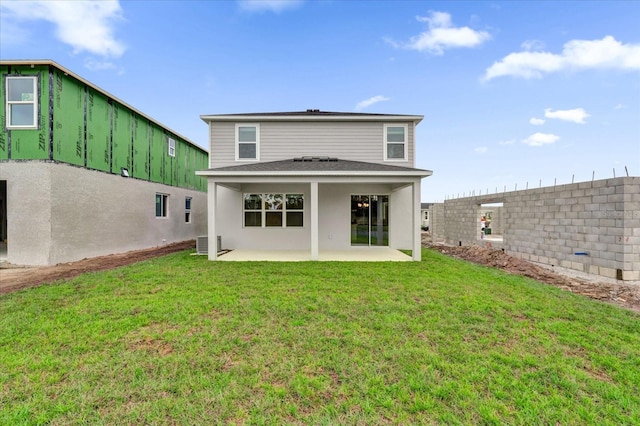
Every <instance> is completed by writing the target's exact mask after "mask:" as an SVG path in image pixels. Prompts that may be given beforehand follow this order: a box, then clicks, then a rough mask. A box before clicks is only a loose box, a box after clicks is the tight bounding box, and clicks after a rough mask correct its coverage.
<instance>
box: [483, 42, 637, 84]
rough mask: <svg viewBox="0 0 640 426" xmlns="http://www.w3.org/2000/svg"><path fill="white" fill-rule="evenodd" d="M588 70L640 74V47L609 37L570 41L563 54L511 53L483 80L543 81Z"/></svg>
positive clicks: (491, 68) (493, 67)
mask: <svg viewBox="0 0 640 426" xmlns="http://www.w3.org/2000/svg"><path fill="white" fill-rule="evenodd" d="M585 69H619V70H640V44H623V43H620V42H619V41H617V40H616V39H615V38H613V37H612V36H606V37H604V38H603V39H602V40H571V41H569V42H567V43H565V45H564V47H563V49H562V53H560V54H554V53H549V52H532V51H524V52H517V53H510V54H509V55H507V56H505V57H504V58H502V60H500V61H498V62H495V63H494V64H493V65H491V66H490V67H489V68H487V70H486V72H485V75H484V79H485V80H491V79H492V78H497V77H503V76H512V77H521V78H541V77H542V76H543V75H544V74H549V73H553V72H559V71H563V70H585Z"/></svg>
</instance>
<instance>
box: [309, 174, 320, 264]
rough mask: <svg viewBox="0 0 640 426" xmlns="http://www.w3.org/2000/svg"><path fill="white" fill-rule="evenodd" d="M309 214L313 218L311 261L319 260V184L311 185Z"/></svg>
mask: <svg viewBox="0 0 640 426" xmlns="http://www.w3.org/2000/svg"><path fill="white" fill-rule="evenodd" d="M309 186H310V191H309V198H310V200H309V212H310V216H311V260H318V258H319V250H318V182H311V183H310V185H309Z"/></svg>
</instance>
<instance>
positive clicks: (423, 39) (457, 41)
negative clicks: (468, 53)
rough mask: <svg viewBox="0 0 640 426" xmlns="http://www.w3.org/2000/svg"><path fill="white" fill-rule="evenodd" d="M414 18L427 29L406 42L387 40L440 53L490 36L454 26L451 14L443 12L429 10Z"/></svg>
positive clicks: (466, 45)
mask: <svg viewBox="0 0 640 426" xmlns="http://www.w3.org/2000/svg"><path fill="white" fill-rule="evenodd" d="M416 19H417V20H418V21H419V22H426V23H427V25H428V26H429V30H428V31H424V32H422V33H420V34H418V35H417V36H413V37H411V38H410V39H409V41H408V42H406V43H397V42H394V41H392V40H387V41H388V42H389V43H391V44H392V45H393V46H394V47H397V48H403V49H410V50H418V51H426V52H429V53H433V54H436V55H442V54H443V53H444V51H445V50H446V49H453V48H458V47H475V46H479V45H480V44H482V43H484V42H485V41H487V40H489V39H490V38H491V36H490V35H489V33H488V32H486V31H476V30H473V29H471V28H469V27H454V26H453V24H452V23H451V15H450V14H448V13H445V12H430V14H429V16H417V17H416Z"/></svg>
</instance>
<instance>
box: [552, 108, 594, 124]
mask: <svg viewBox="0 0 640 426" xmlns="http://www.w3.org/2000/svg"><path fill="white" fill-rule="evenodd" d="M544 116H545V117H547V118H555V119H558V120H564V121H571V122H573V123H578V124H585V123H586V121H584V119H585V118H587V117H591V116H590V115H589V114H587V112H586V111H585V110H584V109H582V108H575V109H567V110H564V111H562V110H557V111H552V110H551V108H546V109H545V110H544Z"/></svg>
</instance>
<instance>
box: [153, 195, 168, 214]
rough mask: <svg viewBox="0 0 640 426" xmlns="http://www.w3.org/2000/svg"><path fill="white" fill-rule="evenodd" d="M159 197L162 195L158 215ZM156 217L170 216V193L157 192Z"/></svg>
mask: <svg viewBox="0 0 640 426" xmlns="http://www.w3.org/2000/svg"><path fill="white" fill-rule="evenodd" d="M158 197H160V200H161V201H160V214H159V215H158ZM155 200H156V201H155V215H156V219H166V218H168V217H169V194H165V193H162V192H156V198H155Z"/></svg>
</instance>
